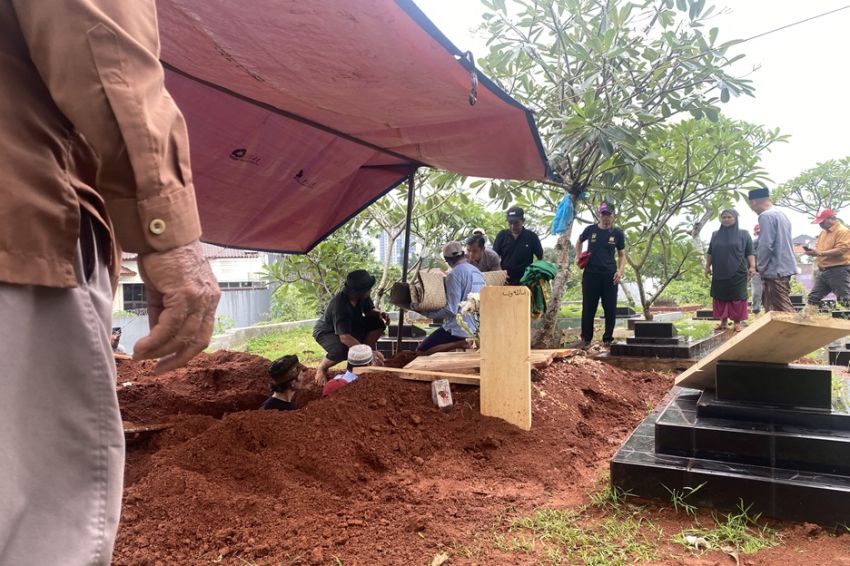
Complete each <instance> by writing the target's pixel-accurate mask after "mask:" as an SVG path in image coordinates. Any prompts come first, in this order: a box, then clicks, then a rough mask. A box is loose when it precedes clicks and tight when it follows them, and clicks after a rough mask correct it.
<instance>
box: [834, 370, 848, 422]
mask: <svg viewBox="0 0 850 566" xmlns="http://www.w3.org/2000/svg"><path fill="white" fill-rule="evenodd" d="M832 408H833V409H834V410H836V411H841V412H842V413H850V392H848V391H847V381H846V380H845V379H844V378H843V377H841V376H840V375H838V374H836V373H835V372H832Z"/></svg>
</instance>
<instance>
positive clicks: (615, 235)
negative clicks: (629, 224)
mask: <svg viewBox="0 0 850 566" xmlns="http://www.w3.org/2000/svg"><path fill="white" fill-rule="evenodd" d="M584 242H587V251H588V252H590V260H589V261H588V262H587V265H586V266H585V268H584V274H583V275H582V278H581V293H582V308H581V339H582V340H584V343H585V345H587V346H589V345H590V342H591V340H593V321H594V319H595V318H596V309H597V308H598V306H599V299H602V310H603V311H604V312H605V332H604V334H603V335H602V342H604V343H605V345H606V346H607V345H610V344H611V342H613V340H614V324H615V323H616V322H617V316H616V314H617V289H618V285H619V284H620V279H622V277H623V269H625V267H626V236H625V234H623V231H622V230H620V229H619V228H614V207H613V206H611V205H610V204H608V203H606V202H603V203H602V204H601V205H600V206H599V222H598V223H597V224H591V225H590V226H588V227H587V228H585V229H584V232H582V233H581V236H579V238H578V242H576V258H577V261H578V260H580V259H581V255H582V247H583V246H584ZM615 250H616V256H617V258H616V259H615V257H614V256H615Z"/></svg>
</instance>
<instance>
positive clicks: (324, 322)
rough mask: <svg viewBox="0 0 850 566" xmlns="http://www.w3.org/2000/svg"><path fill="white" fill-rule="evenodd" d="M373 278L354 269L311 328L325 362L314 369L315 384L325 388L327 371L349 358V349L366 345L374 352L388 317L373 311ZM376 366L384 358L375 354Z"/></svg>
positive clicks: (360, 270) (387, 322)
mask: <svg viewBox="0 0 850 566" xmlns="http://www.w3.org/2000/svg"><path fill="white" fill-rule="evenodd" d="M374 285H375V277H374V276H372V275H370V274H369V272H368V271H366V270H365V269H357V270H355V271H352V272H351V273H349V274H348V276H347V277H346V278H345V285H344V286H343V288H342V290H341V291H340V292H339V293H337V294H336V295H335V296H334V298H333V299H331V302H330V303H328V306H327V307H326V308H325V313H324V314H323V315H322V317H321V318H320V319H319V320H318V321H316V325H315V326H314V327H313V338H315V339H316V342H318V343H319V345H320V346H321V347H322V348H324V350H325V352H327V353H326V355H325V359H323V360H322V362H321V363H320V364H319V367H318V368H317V369H316V383H317V384H318V385H324V384H325V382H326V381H327V380H328V370H329V369H330V368H331V366H334V365H336V364H338V363H340V362H342V361H345V360H346V359H347V358H348V349H349V348H351V347H352V346H357V345H358V344H366V345H367V346H369V347H370V348H371V349H373V350H374V349H375V346H376V345H377V343H378V339H379V338H380V337H381V336H382V335H383V334H384V330H386V328H387V325H388V324H389V321H390V319H389V315H387V313H385V312H382V311H379V310H378V309H376V308H375V304H374V303H373V302H372V299H371V298H370V297H369V293H370V291H371V290H372V287H373V286H374ZM375 363H376V364H383V363H384V357H383V355H382V354H381V353H380V352H375Z"/></svg>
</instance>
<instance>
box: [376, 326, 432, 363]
mask: <svg viewBox="0 0 850 566" xmlns="http://www.w3.org/2000/svg"><path fill="white" fill-rule="evenodd" d="M425 334H426V332H425V329H424V328H421V327H419V326H416V325H415V324H405V325H404V326H402V327H401V336H402V338H401V351H406V352H415V351H416V349H417V348H418V347H419V344H421V343H422V340H424V339H425ZM397 345H398V325H397V324H393V325H390V327H389V329H388V330H387V335H385V336H382V337H381V338H379V339H378V343H377V345H376V349H377V350H378V351H379V352H381V353H382V354H383V355H384V356H385V357H392V356H394V355H395V354H396V353H397V352H396V348H397Z"/></svg>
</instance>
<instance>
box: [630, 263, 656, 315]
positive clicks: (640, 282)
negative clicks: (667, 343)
mask: <svg viewBox="0 0 850 566" xmlns="http://www.w3.org/2000/svg"><path fill="white" fill-rule="evenodd" d="M632 269H634V267H632ZM634 272H635V281H636V283H637V288H638V298H639V299H640V306H641V308H642V309H643V318H644V319H645V320H652V313H651V312H649V307H650V306H652V304H651V303H650V302H649V301H648V300H647V298H646V289H644V287H643V277H641V276H640V270H638V269H634Z"/></svg>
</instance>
